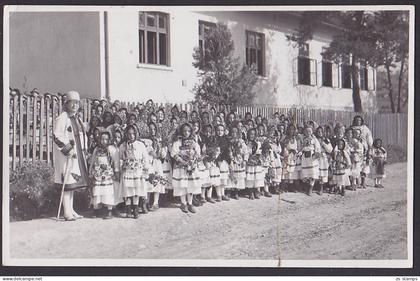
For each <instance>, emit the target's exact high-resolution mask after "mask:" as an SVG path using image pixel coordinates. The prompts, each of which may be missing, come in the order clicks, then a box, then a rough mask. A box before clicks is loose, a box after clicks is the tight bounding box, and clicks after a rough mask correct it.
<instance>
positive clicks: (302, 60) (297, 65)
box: [294, 44, 317, 86]
mask: <svg viewBox="0 0 420 281" xmlns="http://www.w3.org/2000/svg"><path fill="white" fill-rule="evenodd" d="M294 77H295V79H294V80H295V82H297V83H295V84H299V85H312V86H313V85H316V84H317V65H316V60H314V59H310V58H309V44H301V45H299V56H298V57H297V58H296V59H295V62H294ZM296 77H297V79H296ZM296 80H297V81H296Z"/></svg>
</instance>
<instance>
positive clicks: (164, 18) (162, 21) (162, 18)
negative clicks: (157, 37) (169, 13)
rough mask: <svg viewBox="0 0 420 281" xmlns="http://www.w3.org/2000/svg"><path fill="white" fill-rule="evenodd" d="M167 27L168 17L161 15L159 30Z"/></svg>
mask: <svg viewBox="0 0 420 281" xmlns="http://www.w3.org/2000/svg"><path fill="white" fill-rule="evenodd" d="M165 27H166V16H164V15H159V28H165Z"/></svg>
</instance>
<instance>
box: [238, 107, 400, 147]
mask: <svg viewBox="0 0 420 281" xmlns="http://www.w3.org/2000/svg"><path fill="white" fill-rule="evenodd" d="M236 111H237V113H239V114H241V115H242V116H244V115H245V114H246V112H250V113H252V115H253V116H256V115H258V114H260V115H261V116H263V117H266V118H271V117H272V116H273V115H274V113H275V112H279V113H280V114H284V115H285V116H290V117H291V118H294V119H295V122H296V124H303V123H304V122H305V121H308V120H313V121H315V122H317V123H318V124H320V125H327V124H332V125H333V124H335V123H337V122H340V123H342V124H344V125H346V126H348V125H351V124H352V123H353V118H354V116H356V115H360V116H362V118H363V119H364V121H365V124H366V125H367V126H368V127H369V128H370V130H371V131H372V135H373V137H374V138H381V139H382V141H383V143H384V144H393V145H397V146H399V147H401V148H404V149H406V148H407V131H408V116H407V114H406V113H387V114H379V113H368V112H363V113H355V112H352V111H336V110H326V109H311V108H281V107H259V106H245V107H239V108H238V109H237V110H236Z"/></svg>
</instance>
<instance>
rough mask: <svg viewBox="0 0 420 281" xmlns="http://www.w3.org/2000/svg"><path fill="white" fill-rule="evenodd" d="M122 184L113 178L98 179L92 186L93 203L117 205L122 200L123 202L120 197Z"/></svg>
mask: <svg viewBox="0 0 420 281" xmlns="http://www.w3.org/2000/svg"><path fill="white" fill-rule="evenodd" d="M119 186H120V184H119V183H118V182H116V181H113V180H112V179H111V178H108V179H106V180H104V181H97V182H95V185H94V186H93V188H92V204H93V205H98V204H101V203H102V204H106V205H110V206H115V205H117V204H118V203H120V202H123V199H122V197H120V196H119V195H120V191H119Z"/></svg>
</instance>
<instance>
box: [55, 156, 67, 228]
mask: <svg viewBox="0 0 420 281" xmlns="http://www.w3.org/2000/svg"><path fill="white" fill-rule="evenodd" d="M69 159H70V156H68V157H67V159H66V169H65V170H64V180H63V186H62V187H61V196H60V205H58V213H57V221H59V220H60V212H61V204H62V203H63V196H64V187H65V186H66V182H67V174H68V166H69Z"/></svg>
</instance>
